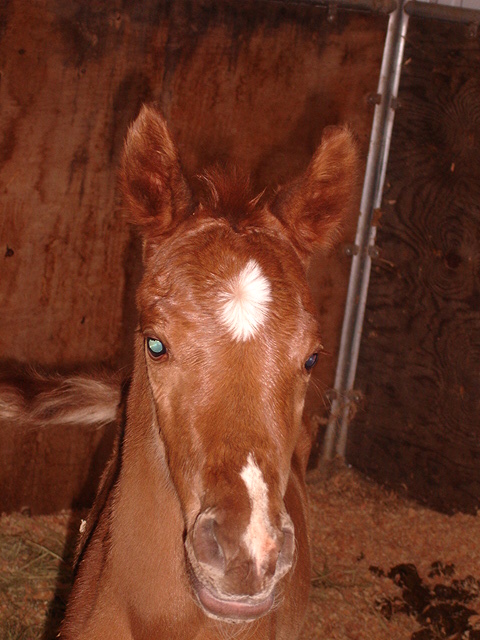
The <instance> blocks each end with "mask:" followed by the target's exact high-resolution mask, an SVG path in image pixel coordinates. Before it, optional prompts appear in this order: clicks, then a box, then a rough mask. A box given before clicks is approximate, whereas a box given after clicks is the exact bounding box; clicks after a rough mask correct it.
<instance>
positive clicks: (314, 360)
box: [305, 353, 318, 371]
mask: <svg viewBox="0 0 480 640" xmlns="http://www.w3.org/2000/svg"><path fill="white" fill-rule="evenodd" d="M317 360H318V353H312V355H311V356H310V357H309V358H308V360H307V361H306V362H305V369H306V370H307V371H311V370H312V369H313V367H314V366H315V365H316V364H317Z"/></svg>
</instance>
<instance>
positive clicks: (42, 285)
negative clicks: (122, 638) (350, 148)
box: [0, 0, 387, 500]
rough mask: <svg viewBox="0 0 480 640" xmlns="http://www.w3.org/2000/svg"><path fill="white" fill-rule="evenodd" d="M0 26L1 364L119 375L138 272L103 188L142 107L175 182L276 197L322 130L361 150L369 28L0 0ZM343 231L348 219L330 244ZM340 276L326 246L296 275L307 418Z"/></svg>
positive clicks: (151, 3)
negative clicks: (345, 134)
mask: <svg viewBox="0 0 480 640" xmlns="http://www.w3.org/2000/svg"><path fill="white" fill-rule="evenodd" d="M0 11H1V12H2V20H1V25H2V26H1V30H0V68H1V70H2V78H1V83H0V103H1V110H0V135H1V142H0V261H1V267H0V269H1V271H0V274H1V276H0V357H1V360H2V362H3V365H4V366H5V363H6V366H7V367H8V366H9V363H14V362H15V363H16V362H21V363H34V364H37V365H40V366H42V367H47V368H49V369H53V370H58V369H60V370H63V369H71V368H84V367H86V366H91V365H98V364H102V365H107V366H110V367H112V368H114V369H118V368H119V367H125V368H126V369H128V364H129V362H130V358H131V339H130V336H131V333H132V330H133V328H134V326H135V310H134V303H133V291H134V286H135V282H136V280H137V279H138V274H139V272H140V264H139V253H138V247H137V245H136V241H135V239H134V238H132V237H131V235H130V231H129V229H128V228H126V226H125V225H124V224H123V221H122V215H121V209H120V206H119V202H118V195H117V187H116V175H117V168H118V165H119V158H120V154H121V149H122V144H123V139H124V136H125V133H126V130H127V127H128V124H129V123H130V122H131V121H132V120H133V119H134V117H135V115H136V114H137V112H138V110H139V107H140V105H141V104H142V102H144V101H155V102H156V103H157V104H158V105H159V107H160V108H161V109H162V110H163V112H164V114H165V116H166V117H167V119H168V121H169V123H170V126H171V129H172V131H173V133H174V135H175V137H176V139H177V141H178V145H179V148H180V151H181V155H182V159H183V164H184V167H185V171H186V173H187V174H188V176H193V175H195V174H196V173H197V172H198V171H199V170H201V169H202V168H203V167H204V166H205V165H209V164H211V163H212V162H218V161H220V162H233V163H236V164H238V165H240V166H241V167H244V168H247V169H248V170H250V171H251V173H252V175H253V180H254V183H255V185H256V186H257V187H258V189H259V190H260V189H262V188H263V187H264V186H265V185H267V184H277V183H279V182H282V181H283V180H285V179H289V178H290V177H292V176H294V175H295V174H297V173H299V172H300V171H301V170H302V169H303V168H305V166H306V165H307V163H308V161H309V159H310V157H311V155H312V153H313V151H314V149H315V147H316V145H317V144H318V143H319V141H320V137H321V131H322V129H323V127H324V126H325V125H330V124H337V123H345V122H348V123H350V125H351V126H352V128H353V129H354V130H355V131H356V133H357V136H358V139H359V143H360V146H361V148H362V151H363V152H364V153H366V149H367V146H368V138H369V133H370V127H371V120H372V115H373V109H372V106H371V105H370V104H369V101H368V96H369V95H370V94H371V93H372V92H375V91H376V86H377V79H378V73H379V67H380V61H381V55H382V49H383V43H384V38H385V31H386V22H387V19H386V18H385V17H374V16H371V15H370V16H368V15H359V14H354V13H342V12H339V13H338V17H337V19H336V21H334V22H333V23H331V22H329V21H327V16H326V11H325V10H324V9H321V8H318V7H317V8H316V7H313V6H305V5H302V4H287V3H281V2H280V3H279V2H263V1H256V2H238V1H237V2H233V1H232V2H214V1H206V0H202V1H191V2H190V1H187V0H178V1H170V2H166V1H162V0H143V1H142V2H120V0H107V1H106V2H102V3H98V2H94V1H93V0H92V1H85V0H37V1H36V2H27V1H26V0H10V1H9V2H8V3H4V4H3V5H2V7H1V9H0ZM355 221H356V211H354V212H352V219H351V220H350V221H349V224H348V225H347V227H348V228H347V230H346V239H347V240H348V239H351V237H352V235H353V229H354V227H355ZM349 266H350V263H349V259H348V258H347V257H346V256H344V254H343V253H342V250H341V248H339V249H338V250H337V251H336V252H335V253H334V254H333V255H331V256H330V257H328V258H325V257H319V258H317V260H316V261H315V264H314V267H313V270H312V274H311V279H312V283H313V287H314V290H315V295H316V299H317V302H318V306H319V310H320V313H321V318H322V326H323V333H324V342H325V345H326V348H327V350H328V351H329V352H330V354H331V355H330V356H329V357H328V358H325V359H324V361H323V363H322V364H323V367H322V368H319V371H318V373H317V374H316V375H317V376H318V377H317V384H315V385H314V386H313V387H312V393H311V396H310V399H309V407H310V408H311V410H312V411H313V412H316V411H319V412H323V411H324V408H325V399H324V395H323V392H324V391H325V390H326V389H327V388H328V387H329V386H331V385H332V381H333V371H334V366H335V359H336V351H337V348H338V341H339V335H340V327H341V320H342V316H343V306H344V300H345V294H346V286H347V280H348V271H349ZM0 364H2V363H0ZM44 436H45V434H44ZM54 441H55V442H58V434H57V436H55V440H54ZM54 446H56V445H54ZM92 446H93V445H92ZM4 451H13V449H12V447H6V448H5V447H4ZM69 451H70V453H69V454H68V456H67V458H68V459H65V465H66V468H67V467H68V468H69V470H70V471H69V473H70V475H71V476H72V477H73V476H75V468H76V465H77V464H78V459H75V447H74V446H73V445H72V446H71V447H70V445H69ZM6 455H7V454H6V453H5V456H6ZM59 455H62V453H61V448H60V449H59ZM82 455H83V454H82ZM12 456H13V454H12ZM12 456H10V457H8V456H7V458H5V459H3V461H2V467H3V468H4V469H6V471H5V473H6V475H7V477H8V475H9V473H10V472H11V471H12V470H14V469H16V468H17V465H18V460H14V458H13V457H12ZM85 456H86V457H85ZM82 460H83V462H82V464H86V463H87V462H88V453H87V452H85V455H84V457H83V458H82ZM31 464H33V463H31ZM35 464H36V465H42V460H37V461H36V462H35ZM68 465H70V466H68ZM40 468H41V466H40ZM35 473H36V476H35V477H41V474H38V473H37V472H35ZM66 473H67V472H66ZM72 474H73V475H72ZM25 499H27V498H25ZM18 500H20V498H18Z"/></svg>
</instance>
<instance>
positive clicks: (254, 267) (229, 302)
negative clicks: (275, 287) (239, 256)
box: [219, 260, 272, 341]
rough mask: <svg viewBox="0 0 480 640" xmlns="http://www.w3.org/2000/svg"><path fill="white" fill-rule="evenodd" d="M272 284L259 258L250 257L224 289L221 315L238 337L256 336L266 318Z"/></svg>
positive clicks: (241, 339) (240, 339)
mask: <svg viewBox="0 0 480 640" xmlns="http://www.w3.org/2000/svg"><path fill="white" fill-rule="evenodd" d="M271 299H272V296H271V287H270V283H269V281H268V280H267V278H266V277H265V276H264V275H263V273H262V270H261V268H260V266H259V265H258V264H257V262H256V261H255V260H249V261H248V262H247V264H246V265H245V267H244V268H243V269H242V270H241V271H240V273H239V274H238V275H236V276H235V277H234V278H232V279H231V280H230V281H229V282H227V284H226V288H225V290H224V291H222V292H221V293H220V302H221V305H220V309H219V318H220V321H221V322H222V324H223V325H224V326H225V327H226V328H227V329H228V331H230V333H231V334H232V335H233V337H234V338H235V340H237V341H245V340H248V339H249V338H252V337H253V336H254V335H255V334H256V333H257V331H258V330H259V329H260V327H261V326H262V325H263V323H264V322H265V320H266V317H267V312H268V305H269V302H270V301H271Z"/></svg>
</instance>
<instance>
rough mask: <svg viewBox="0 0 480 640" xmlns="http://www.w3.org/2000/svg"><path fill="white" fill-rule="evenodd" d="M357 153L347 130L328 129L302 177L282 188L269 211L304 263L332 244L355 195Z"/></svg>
mask: <svg viewBox="0 0 480 640" xmlns="http://www.w3.org/2000/svg"><path fill="white" fill-rule="evenodd" d="M358 164H359V163H358V149H357V144H356V142H355V140H354V137H353V134H352V133H351V131H350V130H349V129H348V128H341V127H328V128H327V129H325V130H324V132H323V136H322V141H321V144H320V146H319V147H318V149H317V150H316V152H315V154H314V156H313V158H312V160H311V162H310V165H309V166H308V168H307V170H306V172H305V174H304V175H303V176H301V177H300V178H298V179H297V180H295V181H294V182H292V183H290V184H288V185H286V186H285V187H282V188H281V189H280V190H279V191H278V192H277V194H276V196H275V198H274V200H273V202H272V204H271V211H272V213H274V215H275V216H276V217H277V218H279V219H280V220H281V222H282V223H283V224H284V226H285V227H286V229H287V231H288V234H289V236H290V239H291V240H292V242H293V244H294V246H295V248H296V249H297V251H298V253H299V255H300V257H301V258H302V259H303V260H304V261H305V262H307V261H308V259H309V258H310V256H311V254H312V252H313V251H314V250H315V249H316V248H317V247H328V246H331V245H332V244H334V241H335V239H336V238H337V237H338V236H339V235H340V231H341V228H342V223H343V222H344V221H345V219H346V217H347V216H348V214H349V212H350V211H351V208H352V204H353V200H354V199H355V197H356V196H357V195H358V192H357V188H358Z"/></svg>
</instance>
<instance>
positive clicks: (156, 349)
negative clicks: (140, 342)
mask: <svg viewBox="0 0 480 640" xmlns="http://www.w3.org/2000/svg"><path fill="white" fill-rule="evenodd" d="M146 343H147V349H148V352H149V354H150V355H151V356H152V358H160V357H161V356H163V355H165V354H166V353H167V349H166V347H165V345H164V344H163V342H162V341H161V340H158V339H157V338H147V339H146Z"/></svg>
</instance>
